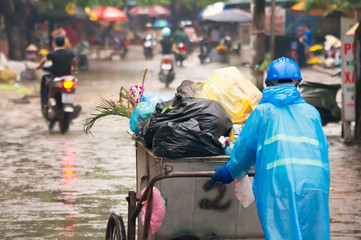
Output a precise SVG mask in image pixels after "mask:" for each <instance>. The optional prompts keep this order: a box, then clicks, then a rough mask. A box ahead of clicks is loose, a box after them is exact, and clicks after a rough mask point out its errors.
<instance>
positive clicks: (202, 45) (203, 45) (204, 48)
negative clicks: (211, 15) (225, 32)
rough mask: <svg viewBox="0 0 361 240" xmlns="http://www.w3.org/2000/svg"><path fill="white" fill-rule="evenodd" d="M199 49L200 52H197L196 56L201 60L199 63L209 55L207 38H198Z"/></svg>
mask: <svg viewBox="0 0 361 240" xmlns="http://www.w3.org/2000/svg"><path fill="white" fill-rule="evenodd" d="M199 50H200V53H199V55H198V57H199V60H200V61H201V64H203V63H204V61H205V60H206V59H207V57H208V55H209V43H208V42H207V40H206V39H205V38H202V39H201V40H200V42H199Z"/></svg>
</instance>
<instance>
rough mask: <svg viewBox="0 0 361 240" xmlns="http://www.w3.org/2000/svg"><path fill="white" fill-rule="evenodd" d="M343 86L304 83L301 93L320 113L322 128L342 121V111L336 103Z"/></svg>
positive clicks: (301, 86)
mask: <svg viewBox="0 0 361 240" xmlns="http://www.w3.org/2000/svg"><path fill="white" fill-rule="evenodd" d="M340 88H341V84H322V83H316V82H307V81H303V82H302V84H301V85H300V92H301V95H302V97H303V99H304V100H305V101H306V102H307V103H309V104H311V105H313V106H314V107H315V108H316V109H317V110H318V112H319V113H320V116H321V120H322V126H325V125H326V124H328V123H330V122H339V121H340V120H341V109H340V107H339V106H338V105H337V102H336V94H337V92H338V90H339V89H340Z"/></svg>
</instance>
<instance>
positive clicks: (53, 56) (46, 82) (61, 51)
mask: <svg viewBox="0 0 361 240" xmlns="http://www.w3.org/2000/svg"><path fill="white" fill-rule="evenodd" d="M64 44H65V38H64V36H63V35H60V34H59V35H57V36H56V37H55V39H54V42H53V48H54V51H53V52H51V53H49V54H48V55H47V56H46V57H44V58H43V59H42V60H41V61H40V62H39V64H38V65H37V67H36V68H37V69H39V68H41V67H43V66H44V64H45V63H46V62H47V61H51V62H52V66H51V67H50V74H45V75H44V76H43V77H42V79H41V107H42V112H43V113H44V109H45V106H46V104H47V102H48V95H49V89H50V86H51V84H52V79H53V78H54V77H60V76H65V75H71V72H72V71H75V70H76V69H77V62H76V60H75V56H74V53H73V52H72V51H71V50H68V49H65V48H64Z"/></svg>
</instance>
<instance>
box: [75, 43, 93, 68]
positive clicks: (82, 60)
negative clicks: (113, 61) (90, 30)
mask: <svg viewBox="0 0 361 240" xmlns="http://www.w3.org/2000/svg"><path fill="white" fill-rule="evenodd" d="M89 48H90V47H89V42H88V41H87V40H82V41H81V42H80V44H79V46H78V47H77V53H78V67H79V70H84V71H88V68H89V62H88V54H89Z"/></svg>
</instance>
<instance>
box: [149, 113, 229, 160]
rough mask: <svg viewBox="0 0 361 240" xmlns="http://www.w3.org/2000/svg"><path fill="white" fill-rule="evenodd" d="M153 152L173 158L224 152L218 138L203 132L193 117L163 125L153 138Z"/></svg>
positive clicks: (212, 154) (204, 155)
mask: <svg viewBox="0 0 361 240" xmlns="http://www.w3.org/2000/svg"><path fill="white" fill-rule="evenodd" d="M153 153H154V154H155V155H156V156H158V157H165V158H171V159H176V158H184V157H206V156H215V155H223V154H224V152H223V149H222V145H221V143H220V142H219V141H218V139H217V138H215V137H213V136H212V134H210V133H206V132H203V131H202V130H201V129H200V126H199V123H198V122H197V121H196V120H195V119H193V118H191V119H189V120H188V121H185V122H180V123H176V122H168V123H167V124H166V125H163V126H161V127H160V128H159V129H158V131H157V132H156V134H155V136H154V138H153Z"/></svg>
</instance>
